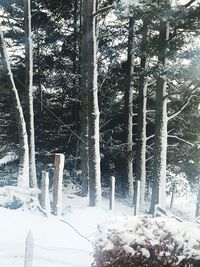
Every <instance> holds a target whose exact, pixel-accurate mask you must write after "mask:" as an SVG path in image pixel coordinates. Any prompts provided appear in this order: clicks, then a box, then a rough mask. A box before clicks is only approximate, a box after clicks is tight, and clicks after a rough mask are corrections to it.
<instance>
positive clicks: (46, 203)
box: [40, 171, 51, 213]
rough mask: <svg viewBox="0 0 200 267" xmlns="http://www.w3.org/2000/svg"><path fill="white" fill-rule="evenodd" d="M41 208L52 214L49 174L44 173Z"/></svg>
mask: <svg viewBox="0 0 200 267" xmlns="http://www.w3.org/2000/svg"><path fill="white" fill-rule="evenodd" d="M40 201H41V207H42V208H43V209H44V210H45V211H46V212H48V213H50V212H51V205H50V198H49V173H48V172H45V171H42V182H41V197H40Z"/></svg>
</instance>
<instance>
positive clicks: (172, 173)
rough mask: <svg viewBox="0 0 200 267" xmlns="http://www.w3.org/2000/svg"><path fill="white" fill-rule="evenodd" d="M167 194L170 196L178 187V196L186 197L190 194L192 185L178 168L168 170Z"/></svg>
mask: <svg viewBox="0 0 200 267" xmlns="http://www.w3.org/2000/svg"><path fill="white" fill-rule="evenodd" d="M166 186H167V193H168V194H170V193H171V192H172V191H173V190H174V186H175V187H176V189H175V191H176V196H185V195H189V194H190V191H191V190H190V185H189V182H188V180H187V176H186V174H185V173H184V172H181V171H180V168H179V167H177V166H173V167H172V166H171V167H170V168H168V170H167V184H166Z"/></svg>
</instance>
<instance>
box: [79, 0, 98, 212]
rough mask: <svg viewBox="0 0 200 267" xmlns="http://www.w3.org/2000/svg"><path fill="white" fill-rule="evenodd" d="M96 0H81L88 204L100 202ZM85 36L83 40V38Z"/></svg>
mask: <svg viewBox="0 0 200 267" xmlns="http://www.w3.org/2000/svg"><path fill="white" fill-rule="evenodd" d="M95 11H96V0H94V1H93V0H83V31H85V32H84V33H83V35H82V41H83V42H85V45H86V50H84V51H82V54H83V53H86V55H84V59H85V64H84V62H83V64H84V66H82V67H83V68H84V70H85V72H86V88H87V89H86V91H87V92H88V159H89V206H90V207H93V206H96V205H99V204H100V202H101V172H100V147H99V106H98V87H97V55H96V54H97V40H96V19H95V17H94V16H93V13H95ZM84 38H85V40H84Z"/></svg>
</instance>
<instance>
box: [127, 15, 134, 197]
mask: <svg viewBox="0 0 200 267" xmlns="http://www.w3.org/2000/svg"><path fill="white" fill-rule="evenodd" d="M134 58H135V21H134V19H133V18H130V19H129V41H128V84H127V86H126V91H125V117H126V125H125V127H126V128H127V130H126V139H127V151H126V152H127V153H126V154H127V167H126V168H127V196H128V198H130V199H131V200H132V199H133V191H134V189H133V91H134Z"/></svg>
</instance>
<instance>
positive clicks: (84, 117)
mask: <svg viewBox="0 0 200 267" xmlns="http://www.w3.org/2000/svg"><path fill="white" fill-rule="evenodd" d="M85 12H86V6H85V5H84V6H83V9H82V0H81V13H82V16H83V21H84V23H83V27H82V29H81V31H82V40H81V146H80V156H81V170H82V196H83V197H85V196H87V194H88V179H89V160H88V90H87V89H88V88H87V83H86V79H87V64H86V60H87V53H86V51H87V27H86V18H85Z"/></svg>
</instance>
